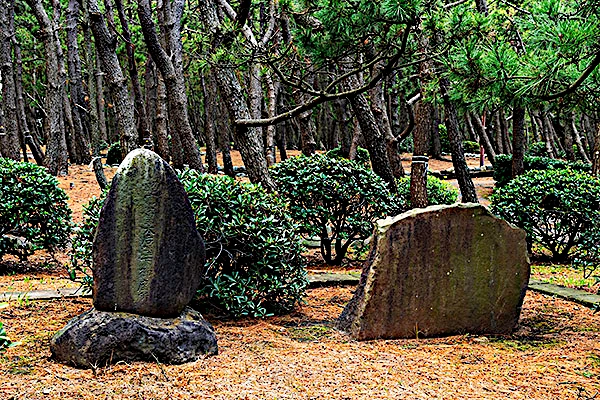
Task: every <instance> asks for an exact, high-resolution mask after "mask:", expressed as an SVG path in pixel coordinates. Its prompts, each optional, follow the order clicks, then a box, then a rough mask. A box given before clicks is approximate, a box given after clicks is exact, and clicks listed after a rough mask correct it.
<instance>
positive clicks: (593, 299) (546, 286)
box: [0, 273, 600, 309]
mask: <svg viewBox="0 0 600 400" xmlns="http://www.w3.org/2000/svg"><path fill="white" fill-rule="evenodd" d="M359 279H360V276H358V275H357V274H329V273H319V274H312V275H309V276H308V287H309V288H317V287H328V286H339V285H357V284H358V281H359ZM529 289H530V290H533V291H535V292H539V293H543V294H546V295H550V296H556V297H559V298H561V299H565V300H569V301H573V302H575V303H579V304H581V305H584V306H586V307H590V308H595V309H598V308H600V295H597V294H592V293H588V292H585V291H583V290H577V289H570V288H565V287H562V286H558V285H553V284H551V283H545V282H542V281H539V280H537V279H531V280H530V281H529ZM76 297H91V293H90V292H87V291H85V290H84V289H83V288H81V287H79V288H65V289H57V290H33V291H31V292H6V293H0V301H1V302H5V301H17V302H18V301H31V300H56V299H61V298H76Z"/></svg>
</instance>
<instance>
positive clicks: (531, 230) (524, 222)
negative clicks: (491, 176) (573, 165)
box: [491, 169, 600, 261]
mask: <svg viewBox="0 0 600 400" xmlns="http://www.w3.org/2000/svg"><path fill="white" fill-rule="evenodd" d="M491 200H492V211H493V212H494V213H496V214H497V215H499V216H500V217H502V218H504V219H506V220H507V221H509V222H511V223H513V224H514V225H516V226H518V227H520V228H523V229H524V230H525V231H526V232H527V234H528V240H529V241H530V244H537V245H540V246H542V247H543V248H545V249H547V250H549V251H550V252H551V253H552V257H553V259H554V260H556V261H564V260H566V259H567V258H568V257H569V252H570V251H571V250H572V249H573V248H574V247H575V246H579V245H581V244H582V243H583V240H584V239H585V237H586V236H588V235H589V233H591V231H590V230H591V229H592V228H593V226H594V221H597V220H598V219H599V218H600V181H599V180H598V179H596V178H594V177H592V176H591V175H589V174H587V173H585V172H579V171H574V170H572V169H556V170H554V169H549V170H545V171H529V172H527V173H525V174H523V175H521V176H518V177H517V178H515V179H514V180H512V181H510V182H509V183H507V184H506V185H505V186H504V187H502V188H498V189H496V191H495V192H494V194H493V195H492V197H491Z"/></svg>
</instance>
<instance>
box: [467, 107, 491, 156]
mask: <svg viewBox="0 0 600 400" xmlns="http://www.w3.org/2000/svg"><path fill="white" fill-rule="evenodd" d="M469 116H470V118H471V123H472V124H473V127H474V128H475V131H476V132H477V133H478V135H479V143H480V144H481V145H482V146H483V148H484V149H485V153H486V154H487V158H488V160H489V162H490V164H492V166H493V165H494V164H495V162H496V152H495V151H494V146H493V145H492V141H491V140H490V137H489V136H488V133H487V127H486V126H485V125H484V124H483V123H482V122H481V119H480V118H479V116H478V115H476V114H474V113H469Z"/></svg>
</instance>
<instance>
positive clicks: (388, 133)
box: [369, 63, 404, 178]
mask: <svg viewBox="0 0 600 400" xmlns="http://www.w3.org/2000/svg"><path fill="white" fill-rule="evenodd" d="M382 69H383V63H378V64H377V65H376V66H375V67H374V70H373V73H374V74H377V73H379V72H380V71H381V70H382ZM384 82H385V81H384V80H381V81H380V82H379V84H377V85H375V86H374V87H373V89H371V90H369V97H370V98H371V111H372V113H373V115H374V117H375V120H376V121H377V125H378V127H379V130H380V131H381V132H382V133H383V134H384V136H385V141H386V151H387V155H388V160H389V163H390V168H391V169H392V174H393V176H394V177H395V178H400V177H402V176H404V168H402V159H401V157H400V153H398V140H397V139H396V137H395V136H394V134H393V133H392V126H391V124H390V118H389V116H388V113H387V106H386V102H385V95H384V90H383V84H384Z"/></svg>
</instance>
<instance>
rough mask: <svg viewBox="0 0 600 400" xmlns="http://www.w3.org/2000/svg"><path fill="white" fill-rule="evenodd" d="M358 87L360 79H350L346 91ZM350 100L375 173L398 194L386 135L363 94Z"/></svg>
mask: <svg viewBox="0 0 600 400" xmlns="http://www.w3.org/2000/svg"><path fill="white" fill-rule="evenodd" d="M358 85H359V82H358V78H357V77H356V76H352V77H349V78H348V81H347V82H346V89H347V90H351V89H354V88H356V87H358ZM349 100H350V104H351V105H352V110H353V111H354V115H355V117H356V119H357V120H358V123H359V125H360V130H361V131H362V134H363V137H364V139H365V145H366V147H367V150H368V151H369V157H370V159H371V167H372V168H373V172H375V173H376V174H377V175H379V176H380V177H381V178H382V179H383V180H384V181H385V183H386V184H387V187H388V190H389V191H390V193H396V192H398V186H397V185H396V178H394V173H393V172H392V168H391V166H390V160H389V158H388V151H387V142H386V138H385V134H384V133H383V132H381V130H380V129H379V126H378V124H377V121H376V120H375V116H374V115H373V112H372V110H371V107H370V106H369V102H368V101H367V99H366V97H365V96H364V95H363V94H359V95H355V96H352V97H350V99H349Z"/></svg>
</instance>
